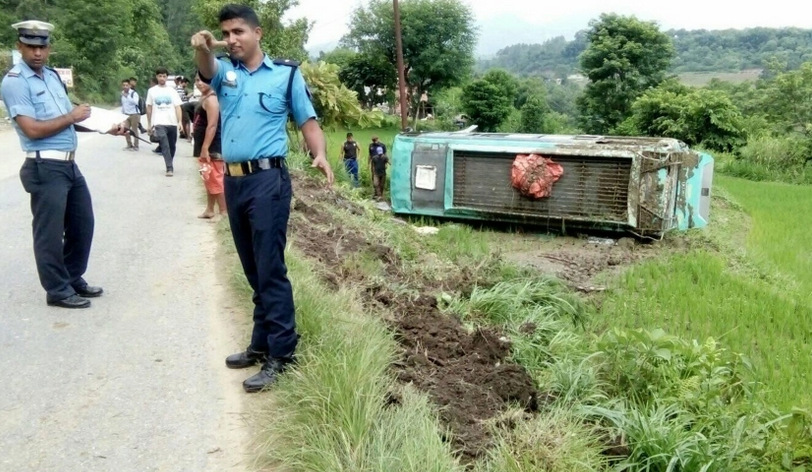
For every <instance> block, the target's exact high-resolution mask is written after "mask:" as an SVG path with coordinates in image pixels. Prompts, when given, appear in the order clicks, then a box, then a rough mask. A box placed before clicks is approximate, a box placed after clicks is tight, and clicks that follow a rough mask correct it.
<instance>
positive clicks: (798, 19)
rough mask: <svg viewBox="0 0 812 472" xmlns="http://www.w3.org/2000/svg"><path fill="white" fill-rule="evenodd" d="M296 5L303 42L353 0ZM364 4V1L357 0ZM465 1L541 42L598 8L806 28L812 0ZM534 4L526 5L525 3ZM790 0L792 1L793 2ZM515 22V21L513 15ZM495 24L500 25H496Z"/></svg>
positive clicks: (329, 28)
mask: <svg viewBox="0 0 812 472" xmlns="http://www.w3.org/2000/svg"><path fill="white" fill-rule="evenodd" d="M299 1H300V5H299V6H298V7H296V8H294V9H291V10H290V11H289V12H288V15H287V16H288V17H301V16H305V17H307V18H308V19H310V20H311V21H315V22H316V24H315V26H314V27H313V31H312V33H311V35H310V41H309V42H308V46H309V47H312V46H314V45H319V44H324V43H330V42H333V41H337V40H338V39H340V38H341V36H342V35H343V34H344V33H346V31H347V23H348V22H349V20H350V18H351V14H352V11H353V9H354V8H355V7H356V6H357V5H358V4H359V1H358V0H354V1H353V0H351V1H342V0H299ZM361 1H363V2H364V3H366V1H367V0H361ZM464 1H465V3H467V4H468V5H470V6H471V8H472V9H473V12H474V15H475V16H476V19H477V22H478V23H479V24H480V25H482V26H483V27H486V26H488V25H492V24H493V23H495V22H505V23H508V24H509V23H510V21H511V19H513V18H515V19H521V21H524V22H526V23H530V24H533V25H538V26H540V27H542V29H541V31H542V33H540V40H539V42H542V41H543V40H545V39H548V37H550V36H551V35H555V34H564V35H566V36H568V37H570V36H571V35H572V34H573V33H574V32H575V31H577V30H579V29H583V28H585V27H586V26H587V22H588V21H589V19H590V18H594V17H596V16H598V15H599V14H600V13H602V12H608V11H614V12H616V13H621V14H634V15H636V16H637V17H638V18H641V19H645V20H655V21H657V22H659V23H660V25H661V26H662V27H663V29H670V28H686V29H702V28H704V29H724V28H746V27H753V26H768V27H783V26H797V27H804V28H812V3H808V2H806V1H798V0H795V1H794V2H791V1H789V0H771V1H766V2H752V3H750V5H752V7H744V6H743V5H746V4H747V2H746V1H730V0H724V1H723V0H679V1H662V0H659V1H658V0H602V1H598V0H559V1H545V2H538V1H536V2H533V0H464ZM534 3H535V5H537V6H535V7H532V8H530V9H528V8H527V7H526V6H527V5H533V4H534ZM793 3H794V4H793ZM517 21H518V20H517ZM500 29H501V28H500Z"/></svg>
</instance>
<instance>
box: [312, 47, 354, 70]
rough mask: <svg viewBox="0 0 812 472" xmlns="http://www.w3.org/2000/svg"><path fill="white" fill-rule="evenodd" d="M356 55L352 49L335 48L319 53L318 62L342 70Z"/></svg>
mask: <svg viewBox="0 0 812 472" xmlns="http://www.w3.org/2000/svg"><path fill="white" fill-rule="evenodd" d="M357 55H358V53H357V52H355V51H353V50H352V49H348V48H336V49H333V50H332V51H329V52H324V51H321V52H320V53H319V58H318V60H319V61H323V62H326V63H328V64H335V65H337V66H338V68H339V69H344V68H345V67H347V64H349V63H350V61H351V60H352V59H353V58H354V57H355V56H357Z"/></svg>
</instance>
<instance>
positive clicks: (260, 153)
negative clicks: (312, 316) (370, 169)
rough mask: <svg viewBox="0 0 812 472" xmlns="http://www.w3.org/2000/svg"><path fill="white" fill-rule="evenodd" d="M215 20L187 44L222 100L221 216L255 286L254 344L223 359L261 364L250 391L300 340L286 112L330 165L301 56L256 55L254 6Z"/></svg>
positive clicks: (289, 357)
mask: <svg viewBox="0 0 812 472" xmlns="http://www.w3.org/2000/svg"><path fill="white" fill-rule="evenodd" d="M219 21H220V29H221V30H222V33H223V39H224V41H216V40H215V39H214V36H213V35H212V34H211V33H210V32H208V31H201V32H199V33H197V34H195V35H194V36H192V40H191V42H192V46H193V47H195V49H196V53H195V59H196V62H197V66H198V71H199V74H200V78H201V79H202V80H203V81H204V82H207V83H209V84H211V87H212V89H213V90H214V91H215V93H216V94H217V98H218V99H219V102H220V116H221V123H222V131H221V137H222V150H223V158H224V160H225V161H226V175H225V177H224V186H225V195H226V201H227V202H228V218H229V222H230V224H231V232H232V235H233V237H234V244H235V246H236V248H237V253H238V254H239V257H240V261H241V263H242V267H243V270H244V272H245V275H246V278H247V279H248V282H249V283H250V284H251V287H252V288H253V289H254V296H253V301H254V327H253V333H252V336H251V343H250V344H249V346H248V348H247V349H246V350H245V351H244V352H240V353H238V354H234V355H231V356H229V357H228V358H226V366H227V367H230V368H234V369H241V368H247V367H251V366H253V365H255V364H257V363H262V369H261V370H260V372H259V373H258V374H256V375H254V376H252V377H250V378H248V379H246V380H245V381H244V382H243V387H244V388H245V390H246V391H247V392H257V391H260V390H262V389H263V388H264V387H267V386H269V385H271V384H272V383H273V382H274V381H275V380H276V378H277V375H278V374H279V373H280V372H282V371H283V370H285V368H286V367H287V366H288V365H290V364H291V363H292V362H293V361H294V354H295V351H296V345H297V343H298V338H299V336H298V335H297V334H296V323H295V316H294V306H293V291H292V288H291V284H290V281H289V280H288V278H287V268H286V266H285V257H284V251H285V245H286V238H287V224H288V217H289V216H290V203H291V196H292V189H291V182H290V174H289V173H288V169H287V166H286V164H285V158H286V156H287V152H288V137H287V133H286V129H285V127H286V123H287V121H288V114H289V113H290V114H292V116H293V119H294V121H295V122H296V125H297V126H299V128H300V129H301V131H302V134H303V135H304V138H305V141H306V142H307V146H308V148H309V149H311V150H312V151H313V152H314V153H315V158H314V159H313V162H312V166H313V167H315V168H318V169H319V170H320V171H321V172H322V173H323V174H324V175H325V177H326V178H327V181H328V184H332V182H333V172H332V169H330V165H329V164H328V163H327V158H326V150H325V141H324V134H323V133H322V131H321V128H320V127H319V124H318V122H317V121H316V112H315V110H314V109H313V105H312V103H311V101H310V93H309V91H308V89H307V86H306V85H305V81H304V78H303V77H302V74H301V72H300V71H299V69H298V67H297V66H298V63H296V62H294V61H289V60H273V59H271V58H269V57H268V56H266V55H265V53H263V51H262V49H261V47H260V39H261V38H262V29H261V28H260V27H259V19H258V18H257V15H256V13H255V12H254V10H252V9H251V8H249V7H247V6H244V5H234V4H229V5H225V6H224V7H223V8H222V9H221V10H220V14H219ZM216 46H227V47H228V51H229V57H227V58H220V59H217V58H215V56H214V55H213V53H212V49H213V48H214V47H216Z"/></svg>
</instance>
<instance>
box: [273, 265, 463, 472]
mask: <svg viewBox="0 0 812 472" xmlns="http://www.w3.org/2000/svg"><path fill="white" fill-rule="evenodd" d="M287 260H288V265H289V276H290V277H291V279H292V282H293V286H294V297H295V302H296V309H297V322H298V331H299V333H300V335H301V336H302V343H301V344H300V350H299V363H298V365H297V367H296V368H295V369H293V370H292V371H290V372H289V373H287V374H285V375H283V376H281V378H280V379H279V381H278V383H277V385H276V386H275V387H274V392H275V394H274V396H273V398H272V399H271V400H270V401H269V402H268V403H267V406H266V407H265V409H264V411H263V412H262V413H261V416H262V419H261V420H260V421H259V422H258V423H259V424H260V426H261V430H260V432H259V438H260V439H259V447H260V449H261V450H262V451H263V453H262V455H261V457H260V462H261V464H262V465H263V466H271V465H273V466H281V467H283V468H284V469H285V470H297V471H320V472H322V471H353V472H355V471H382V472H383V471H390V470H402V471H414V472H423V471H436V472H446V471H458V470H461V468H460V467H459V465H458V464H457V462H456V460H455V459H454V458H453V456H452V454H451V450H450V448H449V446H448V444H446V443H444V442H443V440H442V436H441V434H440V432H441V429H440V427H439V426H438V423H437V418H436V414H435V412H434V411H433V409H432V408H431V407H430V406H429V404H428V402H427V400H426V398H425V396H423V395H421V394H417V393H416V392H413V391H410V390H408V389H406V390H403V391H402V393H401V394H400V404H399V405H393V406H387V405H386V398H387V396H389V395H390V394H391V393H392V392H395V391H399V389H398V387H397V386H396V385H395V382H394V380H393V379H392V378H391V376H390V374H389V372H388V369H389V366H390V364H391V362H392V361H393V359H394V354H395V342H394V340H393V339H392V337H391V334H390V333H389V332H388V330H387V329H386V328H385V327H384V325H383V322H382V321H380V320H378V319H376V318H374V317H372V316H369V315H365V314H363V312H362V311H361V310H360V309H359V307H358V306H357V303H356V301H355V298H354V295H353V293H352V292H350V291H346V290H344V291H339V292H336V293H330V292H328V291H327V290H325V289H324V287H323V286H322V285H321V282H320V281H319V280H318V279H317V278H316V276H315V275H314V272H313V270H312V269H311V267H310V266H309V265H308V263H307V262H305V259H304V258H303V257H302V256H301V255H300V254H298V253H296V252H293V251H291V252H289V253H288V255H287Z"/></svg>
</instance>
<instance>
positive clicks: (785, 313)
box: [221, 133, 812, 472]
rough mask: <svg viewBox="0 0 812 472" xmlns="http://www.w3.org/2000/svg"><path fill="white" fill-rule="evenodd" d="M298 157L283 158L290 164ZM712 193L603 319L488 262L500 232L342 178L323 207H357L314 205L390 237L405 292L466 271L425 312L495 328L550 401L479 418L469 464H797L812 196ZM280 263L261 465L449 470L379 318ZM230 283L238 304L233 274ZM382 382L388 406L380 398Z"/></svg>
mask: <svg viewBox="0 0 812 472" xmlns="http://www.w3.org/2000/svg"><path fill="white" fill-rule="evenodd" d="M356 134H357V135H360V133H356ZM381 135H382V133H381ZM334 138H335V136H334ZM360 139H363V138H359V140H360ZM384 139H385V138H384ZM340 141H343V136H342V135H341V134H338V142H339V143H340ZM364 147H365V146H364ZM306 163H307V161H306V159H304V160H303V159H301V156H298V158H293V159H291V168H292V169H295V170H296V171H302V170H304V169H306ZM308 172H314V171H312V169H310V170H308ZM715 185H716V188H715V190H714V195H715V198H714V200H713V207H712V210H711V226H710V227H709V228H708V229H707V230H704V231H695V232H691V233H690V234H688V235H687V236H686V235H678V236H676V237H677V238H679V239H685V240H686V241H687V242H688V247H690V248H692V249H691V250H690V251H689V252H687V253H681V254H676V255H670V256H665V258H664V259H661V260H652V261H649V262H647V263H644V264H641V265H639V266H635V267H633V268H631V269H629V270H627V271H626V272H625V273H624V274H623V275H622V276H620V277H617V278H615V280H614V282H613V283H612V284H611V285H610V286H611V287H612V289H611V290H610V291H609V293H608V294H607V297H606V298H605V299H604V300H603V303H602V305H601V307H600V311H598V312H596V310H595V309H594V308H593V307H590V305H589V304H587V303H585V301H584V300H582V299H581V298H580V297H578V296H577V295H574V294H572V293H569V292H568V290H567V289H566V288H565V287H564V286H563V285H562V284H560V283H558V282H556V281H554V280H551V279H548V278H546V277H543V276H540V275H539V274H537V273H533V272H532V271H529V270H527V269H520V268H518V267H517V266H515V265H513V264H510V263H507V262H505V261H504V260H502V259H501V258H500V255H499V254H500V251H501V250H505V249H506V248H509V247H510V245H511V244H518V245H520V244H522V243H519V242H513V243H510V240H511V239H515V238H512V236H511V235H510V234H504V233H502V234H498V233H497V232H491V231H477V230H474V229H473V228H472V227H471V226H468V225H460V224H447V223H446V224H439V222H438V221H434V220H432V219H417V220H415V221H411V222H410V223H411V224H412V225H415V226H420V225H436V226H439V227H440V231H439V233H438V234H436V235H432V236H421V235H419V234H417V233H416V232H415V231H413V230H412V228H410V226H407V225H403V224H401V223H397V222H396V221H394V220H393V219H392V218H391V217H390V215H388V214H386V213H385V212H380V211H378V210H375V209H374V205H373V204H372V203H371V202H370V201H369V200H368V199H367V198H365V197H364V196H363V195H361V193H359V192H353V191H348V190H347V189H346V187H345V186H343V185H339V186H338V188H337V193H338V200H336V201H337V202H338V203H340V202H339V200H341V199H349V200H352V201H354V202H355V203H356V204H358V205H359V208H360V209H361V211H360V212H358V211H356V212H349V211H347V209H346V208H345V207H346V205H340V204H336V205H333V204H332V203H329V204H325V205H324V206H323V209H325V210H327V211H328V212H330V213H332V214H333V217H334V218H335V221H340V222H341V225H342V226H344V227H346V229H347V230H349V231H354V232H357V234H358V235H359V236H362V237H364V238H365V239H367V240H368V241H371V242H379V243H381V244H384V245H386V246H389V247H392V248H393V250H394V251H395V252H396V253H397V255H398V256H399V258H400V260H401V261H402V266H401V267H399V268H398V270H402V271H403V273H401V274H400V275H401V277H400V279H401V282H397V284H398V286H393V287H390V288H392V289H393V290H396V291H397V290H405V291H409V290H414V289H416V288H417V287H412V286H409V284H408V282H403V281H409V280H422V281H424V282H425V281H429V282H433V281H435V280H436V281H437V282H438V284H437V286H438V287H439V286H441V284H440V282H442V281H444V280H449V279H451V278H453V277H455V276H458V275H460V274H461V273H464V274H467V275H468V278H467V280H470V281H473V282H475V283H478V285H476V286H474V287H456V288H463V289H466V288H470V291H469V290H461V291H460V290H454V292H453V293H446V294H442V295H441V297H440V302H441V303H440V306H441V307H442V309H443V310H445V311H446V312H448V313H449V314H450V315H451V314H453V315H457V316H460V317H461V318H462V320H463V322H464V323H465V324H466V326H468V327H470V328H474V327H476V326H495V327H498V328H499V329H500V330H501V332H502V333H503V334H504V335H505V336H506V337H507V338H508V339H509V340H510V342H511V343H512V346H513V348H512V360H514V361H516V362H518V363H520V364H521V365H523V366H524V367H525V368H526V369H527V371H528V373H529V374H530V375H531V377H532V378H533V380H534V381H535V383H536V386H537V388H538V390H539V392H540V393H542V394H544V395H548V397H547V400H548V401H549V402H550V403H545V404H543V405H541V410H540V411H539V412H538V413H537V414H535V415H528V414H527V413H525V412H523V411H517V410H510V411H507V412H504V413H503V414H502V415H500V416H497V417H496V418H494V419H492V420H489V425H490V426H491V427H492V428H493V431H494V432H495V438H496V444H495V447H494V448H493V449H492V450H491V451H490V452H489V454H488V456H487V457H486V458H485V459H484V460H482V461H480V462H478V463H477V464H475V466H474V470H475V471H476V472H491V471H493V472H495V471H526V472H530V471H558V470H564V471H580V470H603V471H608V470H631V471H638V470H640V471H642V470H651V471H668V470H681V471H684V472H688V471H697V472H700V471H720V472H721V471H728V470H765V471H779V470H802V469H797V467H799V466H809V465H810V464H812V459H810V457H812V415H810V414H809V413H806V412H804V411H796V412H795V413H794V414H793V415H784V414H782V413H781V411H783V412H787V411H790V410H789V407H790V406H792V405H799V406H809V398H810V395H809V394H808V393H807V392H806V390H807V387H806V384H808V372H809V371H810V367H812V365H810V363H812V352H810V349H809V348H810V342H812V341H810V340H809V339H808V336H812V329H810V327H812V321H811V320H812V316H810V315H812V310H811V309H810V307H811V306H812V304H811V303H810V301H812V295H810V288H811V287H812V273H808V272H807V270H806V269H807V268H808V267H810V266H812V264H810V262H812V261H810V259H809V257H810V252H809V248H810V247H812V246H810V244H809V243H810V242H812V241H810V235H809V232H808V231H806V227H805V226H806V225H805V222H806V221H808V219H807V218H806V215H809V214H810V210H812V208H810V207H811V206H812V188H810V187H799V186H795V187H793V186H790V185H781V184H763V183H753V182H746V181H741V180H738V179H732V178H725V177H718V178H717V179H716V181H715ZM744 211H746V212H747V213H744ZM748 229H749V231H748ZM221 231H222V233H223V235H224V236H225V235H227V228H225V227H224V226H222V225H221ZM672 237H673V236H672ZM664 246H665V247H668V245H667V244H666V245H664ZM232 257H233V254H232ZM287 257H288V262H289V275H290V277H291V279H292V281H293V286H294V296H295V299H296V306H297V322H298V328H299V331H300V333H301V334H302V342H301V344H300V346H301V348H300V351H299V355H300V356H301V358H300V364H299V366H298V367H297V368H296V369H295V370H293V371H292V372H290V373H289V374H287V375H284V376H283V377H282V379H281V380H280V382H279V383H278V384H277V385H276V387H275V388H274V393H272V394H270V395H269V398H268V400H267V402H262V407H261V409H262V411H261V415H260V419H259V423H258V424H259V425H260V434H259V447H258V448H257V450H258V451H259V454H260V456H261V457H260V462H261V463H262V465H273V466H281V468H282V470H297V471H298V470H312V471H316V470H320V471H321V470H324V471H334V470H335V471H338V470H341V471H356V470H357V471H388V470H404V471H410V470H414V471H418V470H429V471H457V470H461V467H460V465H459V464H458V462H457V461H456V460H455V459H453V456H452V452H451V451H450V448H449V443H448V442H444V441H443V437H444V435H445V434H446V433H445V432H443V429H442V427H441V425H439V423H438V420H437V415H436V412H435V411H434V408H433V407H432V406H431V405H430V404H429V402H428V401H427V400H426V396H425V395H424V394H423V393H420V392H416V391H413V390H412V389H411V388H408V387H403V386H400V385H398V383H397V382H396V381H395V380H394V379H393V378H392V372H391V371H390V368H391V363H392V362H393V360H394V359H395V358H396V353H397V347H398V346H397V344H396V342H395V341H394V339H393V338H392V335H391V333H390V332H389V331H388V330H387V329H386V326H385V324H384V322H383V321H382V320H381V319H379V318H378V316H379V315H380V314H376V313H370V312H367V311H364V309H363V308H362V307H361V305H360V302H359V300H360V296H359V293H360V291H362V290H364V284H363V283H357V284H356V283H354V284H348V285H347V286H343V287H341V289H339V290H338V291H337V292H333V291H330V290H327V289H326V288H325V287H324V285H323V284H322V283H321V281H320V280H319V279H318V276H317V274H318V271H317V270H316V269H317V268H316V266H314V265H312V264H311V263H310V262H309V261H308V259H307V258H306V257H305V255H303V254H300V253H299V252H297V251H295V250H290V251H289V252H288V255H287ZM232 262H233V264H234V266H236V260H235V259H234V260H233V261H232ZM342 270H346V271H348V272H351V273H353V274H363V275H364V276H366V278H367V279H369V280H373V281H374V283H376V284H377V283H383V284H386V283H396V282H393V281H387V280H386V273H385V271H384V270H383V265H382V264H381V262H380V261H379V260H376V258H374V257H370V254H367V253H361V254H357V255H354V256H351V257H349V258H347V259H345V260H344V261H343V262H342ZM235 273H236V271H235ZM234 280H235V282H236V283H237V286H238V290H239V293H240V298H241V299H243V300H249V299H250V291H249V290H248V289H247V287H246V285H245V281H244V278H241V277H239V274H237V277H235V278H234ZM421 286H422V285H421ZM386 315H387V314H384V316H386ZM249 316H250V315H249V311H248V310H246V317H249ZM637 328H643V329H637ZM660 328H662V329H660ZM695 340H696V341H695ZM740 353H743V354H746V355H742V354H740ZM748 357H749V359H748ZM750 359H752V362H751V361H750ZM751 366H753V367H751ZM753 378H756V379H758V380H759V381H761V383H760V384H759V385H758V386H754V385H753V383H752V382H751V380H752V379H753ZM390 392H396V393H397V394H398V397H399V399H400V403H399V404H397V405H387V404H386V401H385V399H386V397H387V396H388V394H389V393H390ZM765 400H766V402H765ZM772 405H775V406H778V407H780V411H779V410H778V409H775V408H772ZM608 437H611V438H616V437H621V438H622V442H623V444H624V445H625V446H627V447H628V452H629V455H628V457H624V458H623V459H622V462H620V463H615V464H613V465H609V464H608V463H607V462H608V461H607V457H605V456H604V455H603V454H602V449H603V448H604V447H605V446H606V444H607V438H608ZM610 467H612V468H613V469H610Z"/></svg>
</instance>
